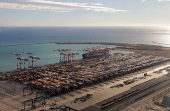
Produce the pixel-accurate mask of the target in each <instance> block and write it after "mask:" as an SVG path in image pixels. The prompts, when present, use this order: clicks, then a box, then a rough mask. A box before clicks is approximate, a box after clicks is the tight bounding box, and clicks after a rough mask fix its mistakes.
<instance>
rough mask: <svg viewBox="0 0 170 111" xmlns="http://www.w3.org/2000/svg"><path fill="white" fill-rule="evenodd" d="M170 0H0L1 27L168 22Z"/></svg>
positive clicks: (100, 25) (163, 24)
mask: <svg viewBox="0 0 170 111" xmlns="http://www.w3.org/2000/svg"><path fill="white" fill-rule="evenodd" d="M169 5H170V0H127V1H120V0H114V1H110V0H105V1H103V0H98V1H96V0H91V1H87V0H82V1H79V0H73V1H71V2H70V1H68V0H15V1H13V0H0V13H1V18H0V27H106V26H107V27H115V26H119V27H120V26H154V27H160V26H161V27H162V26H163V27H164V26H170V21H169V18H170V14H168V13H169V12H170V8H169Z"/></svg>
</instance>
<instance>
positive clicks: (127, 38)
mask: <svg viewBox="0 0 170 111" xmlns="http://www.w3.org/2000/svg"><path fill="white" fill-rule="evenodd" d="M66 41H84V42H85V41H87V42H95V41H96V42H125V43H141V44H156V43H155V42H157V43H162V44H164V45H165V44H166V45H165V46H170V45H169V44H170V30H169V29H168V28H166V27H161V28H160V27H0V46H2V45H14V44H27V43H47V44H32V45H17V46H7V47H0V72H3V71H9V70H15V69H16V62H17V60H16V56H14V55H11V53H20V54H22V52H32V53H33V54H35V55H37V56H38V57H40V60H39V61H38V65H45V64H51V63H57V62H59V53H58V52H54V51H53V50H55V49H64V48H70V49H72V50H74V51H76V52H78V53H80V55H78V56H76V59H80V58H81V55H82V53H83V51H81V50H82V49H83V48H85V47H92V46H98V45H87V44H82V45H78V44H74V45H73V44H72V45H69V44H67V45H57V44H53V43H49V42H66ZM153 41H154V42H153ZM112 47H115V46H112ZM114 52H119V51H114ZM125 53H128V52H125ZM22 56H25V57H27V58H28V56H27V55H25V54H22Z"/></svg>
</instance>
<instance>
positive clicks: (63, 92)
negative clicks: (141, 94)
mask: <svg viewBox="0 0 170 111" xmlns="http://www.w3.org/2000/svg"><path fill="white" fill-rule="evenodd" d="M169 60H170V59H169V58H166V57H158V56H149V55H147V56H146V55H145V56H144V55H140V54H132V53H131V54H120V53H116V54H113V55H106V56H102V57H97V58H92V59H82V60H79V61H74V62H72V63H63V64H57V65H56V64H53V65H51V66H49V67H46V68H43V69H42V68H37V69H34V70H26V71H22V72H14V73H12V74H10V75H4V76H1V78H0V79H1V80H4V79H7V81H5V80H4V81H2V82H1V84H2V85H1V87H0V91H1V93H0V95H3V96H1V98H2V102H3V104H6V105H8V104H9V103H8V104H7V103H6V102H7V101H6V100H5V98H6V97H8V96H9V95H13V96H18V99H19V98H20V99H21V98H24V99H23V101H22V102H21V101H20V102H21V103H22V105H18V106H15V105H11V107H12V108H14V109H23V107H24V109H30V108H36V107H38V106H37V104H40V103H41V102H43V101H46V102H49V103H50V102H52V101H53V100H56V99H54V98H60V99H61V96H62V97H63V98H68V99H64V100H62V102H60V103H63V104H64V105H66V106H69V107H70V108H73V109H75V110H83V109H84V108H86V107H89V106H91V105H92V104H96V103H98V102H100V101H103V100H105V99H107V98H110V97H112V96H113V95H117V94H119V93H121V92H124V91H126V90H128V89H129V86H130V85H128V87H126V86H124V87H123V90H118V91H116V90H113V91H112V90H111V89H110V86H108V85H107V87H105V86H104V87H103V86H99V88H98V87H96V88H95V87H93V86H95V85H100V84H102V83H105V82H107V81H110V80H116V81H117V82H118V83H123V81H122V82H120V78H124V76H126V75H128V74H129V75H131V74H133V73H136V72H139V71H142V70H146V69H148V68H152V67H156V66H158V65H161V64H165V63H167V62H169ZM146 72H147V71H146ZM149 73H150V72H148V74H149ZM163 74H166V73H163ZM138 76H139V75H138ZM140 76H141V73H140ZM153 77H158V75H157V74H155V75H153V71H152V77H150V78H147V79H151V78H152V79H153ZM147 79H144V81H146V80H147ZM125 80H126V79H124V81H125ZM127 80H128V79H127ZM116 81H114V83H112V85H113V84H117V82H116ZM139 81H140V80H139ZM139 81H137V82H135V83H133V86H134V84H136V85H137V84H139ZM144 81H143V80H142V81H140V82H144ZM9 82H11V83H9ZM159 82H161V81H159ZM5 83H9V84H6V85H4V84H5ZM13 83H15V84H17V87H20V88H21V87H22V88H23V91H22V90H19V88H16V87H14V88H16V89H15V90H13V91H11V92H10V91H9V90H10V87H9V86H13V85H12V84H13ZM152 85H153V84H152ZM4 86H6V87H4ZM91 86H92V90H91V91H89V92H88V91H87V92H86V91H85V92H86V94H87V93H89V94H93V97H92V98H91V99H89V100H87V101H85V102H86V103H81V102H78V103H74V104H72V103H71V102H70V101H73V99H75V97H77V96H78V95H77V94H76V95H75V94H73V95H72V93H75V92H80V94H79V96H80V95H82V96H83V95H86V94H85V92H84V93H82V92H81V91H82V90H86V88H88V87H91ZM120 89H121V88H120ZM4 92H7V94H4ZM16 92H17V93H16ZM111 92H112V93H111ZM8 93H10V94H8ZM22 93H23V94H22ZM106 93H108V94H106ZM68 94H70V95H72V97H70V98H69V97H68ZM103 94H104V95H103ZM21 95H23V96H24V97H22V96H21ZM31 95H32V97H31ZM27 96H28V97H27ZM100 96H102V97H100ZM40 97H42V99H41V98H40ZM99 97H100V98H99ZM26 98H27V99H26ZM29 98H30V99H29ZM35 98H36V99H37V98H39V99H41V100H40V101H41V102H39V103H36V104H34V106H32V105H29V104H30V103H29V102H31V101H32V100H33V99H35ZM44 98H47V99H46V100H45V99H44ZM97 98H98V99H97ZM60 99H57V101H60ZM90 101H91V102H90ZM46 102H45V103H46ZM27 103H29V104H27ZM110 103H112V102H109V104H110ZM23 104H24V106H23ZM78 106H79V107H78ZM106 106H107V104H106V105H103V106H97V107H98V108H99V109H101V110H102V109H103V108H104V107H106ZM2 110H3V109H2Z"/></svg>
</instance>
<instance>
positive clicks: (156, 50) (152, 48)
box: [53, 42, 170, 57]
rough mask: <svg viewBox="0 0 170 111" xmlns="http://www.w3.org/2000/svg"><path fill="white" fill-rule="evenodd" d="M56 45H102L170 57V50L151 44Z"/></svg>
mask: <svg viewBox="0 0 170 111" xmlns="http://www.w3.org/2000/svg"><path fill="white" fill-rule="evenodd" d="M53 43H56V44H100V45H116V46H117V47H116V48H114V50H120V51H131V52H134V53H137V54H142V55H154V56H162V57H170V48H169V47H163V46H161V45H150V44H130V43H114V42H53Z"/></svg>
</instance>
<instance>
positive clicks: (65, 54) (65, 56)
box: [53, 49, 79, 63]
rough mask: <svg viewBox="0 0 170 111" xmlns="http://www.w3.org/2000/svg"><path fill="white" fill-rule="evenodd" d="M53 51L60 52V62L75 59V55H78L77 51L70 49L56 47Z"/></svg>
mask: <svg viewBox="0 0 170 111" xmlns="http://www.w3.org/2000/svg"><path fill="white" fill-rule="evenodd" d="M53 51H59V52H60V63H69V62H72V61H74V60H75V55H79V53H77V52H73V51H72V50H71V49H58V50H53Z"/></svg>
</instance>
